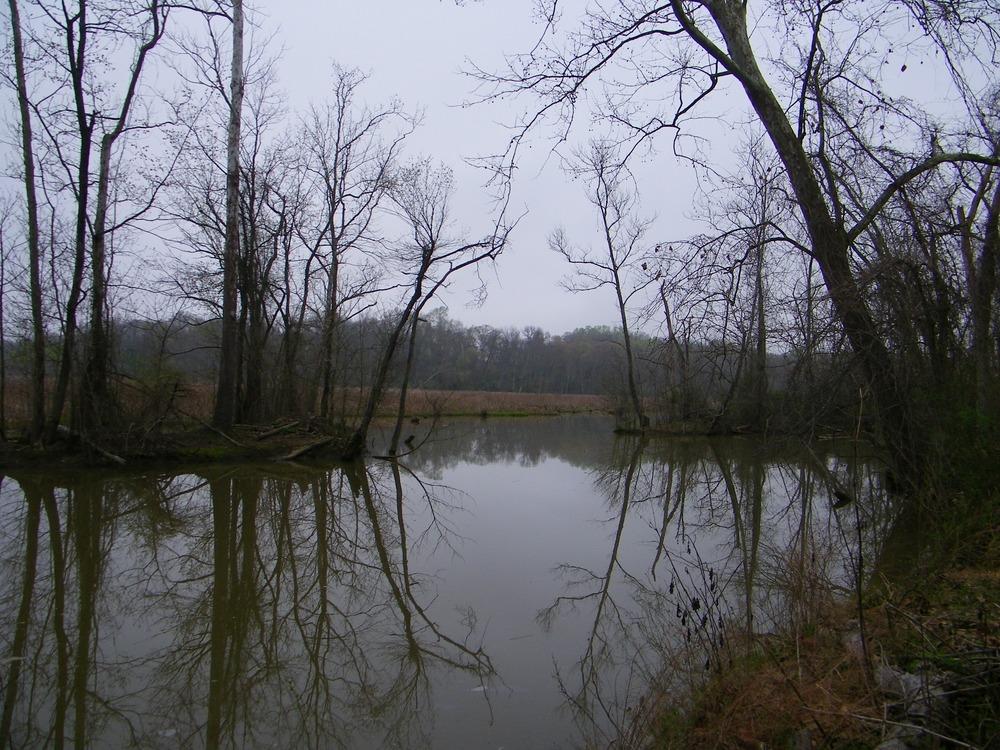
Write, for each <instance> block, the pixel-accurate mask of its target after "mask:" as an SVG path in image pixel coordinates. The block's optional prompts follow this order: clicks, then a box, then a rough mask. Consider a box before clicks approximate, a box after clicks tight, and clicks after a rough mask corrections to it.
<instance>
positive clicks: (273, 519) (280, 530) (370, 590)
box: [2, 466, 494, 748]
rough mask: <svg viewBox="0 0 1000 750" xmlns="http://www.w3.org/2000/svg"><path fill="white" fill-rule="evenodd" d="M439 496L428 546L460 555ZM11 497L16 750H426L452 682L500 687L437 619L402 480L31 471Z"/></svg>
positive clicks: (8, 530) (430, 499) (457, 631)
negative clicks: (439, 689)
mask: <svg viewBox="0 0 1000 750" xmlns="http://www.w3.org/2000/svg"><path fill="white" fill-rule="evenodd" d="M424 488H425V490H427V491H425V492H424V493H423V494H422V496H421V497H420V498H419V499H420V500H422V502H423V503H425V504H426V508H427V509H428V511H429V513H430V514H431V516H432V517H437V518H439V521H438V522H435V523H432V524H431V525H430V526H427V527H425V528H422V529H420V531H419V536H420V540H419V544H435V545H439V544H448V543H450V542H449V539H448V530H447V528H446V524H445V523H444V520H443V519H441V516H442V515H444V514H445V512H446V511H447V508H446V507H444V506H441V505H439V499H438V497H436V496H435V495H434V494H433V492H431V491H430V490H429V488H428V486H427V485H424ZM2 501H3V506H4V517H5V518H6V519H7V523H6V525H5V534H4V547H5V553H6V555H5V556H6V558H7V565H8V567H9V568H10V569H15V568H16V569H17V570H18V573H19V575H18V576H11V577H9V578H8V580H9V581H13V580H15V579H19V583H20V586H19V587H17V588H16V589H15V588H13V587H8V588H9V590H8V591H6V592H5V594H6V598H5V617H6V619H7V622H6V623H5V625H7V628H6V630H7V631H8V632H13V633H14V636H13V638H12V639H11V641H10V644H9V650H10V655H9V656H8V657H7V659H6V661H7V664H8V665H9V666H8V669H7V676H6V679H5V683H6V684H5V686H4V723H3V745H4V746H7V745H8V743H9V744H12V745H13V746H15V747H20V746H31V747H40V746H48V745H51V746H54V747H63V746H65V745H67V744H71V745H72V746H74V747H88V746H93V745H99V746H104V745H115V746H124V745H130V744H137V745H141V746H161V745H162V746H170V747H176V746H178V744H180V745H182V746H190V745H199V744H203V745H204V746H206V747H210V748H215V747H247V746H251V747H252V746H289V747H290V746H295V747H335V746H341V747H356V746H364V745H372V746H382V745H386V744H389V745H396V746H408V747H417V746H424V745H427V744H429V732H430V731H431V728H432V723H433V717H434V711H433V691H432V689H431V686H432V684H433V683H434V682H435V681H436V680H439V679H441V677H440V674H439V673H440V672H455V671H458V672H462V673H465V674H468V675H471V676H472V678H473V679H474V680H475V681H477V682H479V683H480V684H483V685H485V684H487V681H488V680H489V679H490V678H491V677H492V675H493V672H494V670H493V667H492V665H491V663H490V660H489V657H488V656H487V654H486V653H485V652H484V651H483V649H482V648H481V647H480V644H479V642H478V641H477V640H476V639H477V637H478V635H477V632H476V628H475V619H474V617H473V616H471V614H470V615H469V616H467V617H466V619H465V626H464V627H458V628H451V629H445V628H442V627H440V626H439V625H438V624H437V623H436V622H435V621H434V619H433V618H432V617H431V616H430V615H429V614H428V611H427V609H426V606H425V604H424V601H423V599H424V598H427V597H431V596H432V590H431V589H430V588H429V587H425V588H426V589H427V591H426V593H424V592H423V591H422V589H421V586H420V584H421V583H422V580H421V578H420V576H419V575H418V574H415V573H414V572H412V571H410V570H409V568H408V561H407V550H408V549H409V548H410V544H411V542H410V541H408V539H407V534H408V533H409V532H408V529H407V521H406V519H405V518H404V513H403V508H404V498H403V482H402V478H401V476H400V469H399V467H398V466H377V467H374V468H370V469H368V470H365V469H364V468H355V469H353V470H346V469H340V470H333V471H329V472H325V471H324V472H317V471H297V472H294V473H293V476H290V477H283V476H275V475H273V474H270V473H266V472H264V471H261V470H259V469H251V468H242V469H240V470H238V471H228V472H219V471H206V472H204V473H201V474H189V475H183V476H179V477H131V478H124V479H98V478H96V477H94V478H82V479H74V480H73V481H72V482H66V483H60V482H56V481H52V480H51V479H48V478H44V477H22V478H19V479H18V481H17V483H16V485H15V484H14V483H13V482H11V481H10V480H8V481H7V482H6V483H5V484H4V486H3V488H2ZM43 508H44V510H45V518H44V522H43V520H42V509H43ZM43 547H44V548H46V549H43ZM46 553H47V554H46ZM484 694H485V691H484Z"/></svg>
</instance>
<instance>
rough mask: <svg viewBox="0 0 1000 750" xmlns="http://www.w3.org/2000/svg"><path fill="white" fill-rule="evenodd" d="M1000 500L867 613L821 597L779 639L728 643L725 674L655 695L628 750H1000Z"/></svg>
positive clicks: (970, 517) (868, 602)
mask: <svg viewBox="0 0 1000 750" xmlns="http://www.w3.org/2000/svg"><path fill="white" fill-rule="evenodd" d="M998 501H1000V497H997V496H996V495H991V496H989V497H988V501H987V502H984V503H966V501H964V500H962V499H961V498H959V499H958V500H957V501H956V502H957V503H959V504H960V506H961V507H955V508H952V509H950V510H951V511H952V515H951V519H954V520H949V521H945V520H944V519H942V518H940V517H939V518H938V520H939V523H940V524H941V528H940V529H939V530H932V534H931V535H928V536H929V538H930V541H928V542H927V543H925V544H923V545H922V546H921V548H920V550H919V554H918V555H915V556H914V557H913V558H911V559H910V561H909V563H908V564H906V565H904V566H897V568H896V570H894V571H893V572H892V573H888V572H886V573H883V574H877V575H876V576H875V577H874V578H873V580H872V581H871V582H870V583H869V585H868V586H867V587H866V588H865V590H864V592H863V597H862V599H861V604H860V606H859V604H858V603H857V602H856V601H853V597H854V594H850V593H847V594H845V592H843V591H837V590H835V589H834V588H832V587H828V588H820V589H818V590H813V591H811V592H810V603H809V606H808V607H807V608H796V610H795V612H794V614H792V615H791V616H790V619H789V621H788V622H787V623H786V624H785V626H784V627H783V628H782V629H780V630H778V631H777V632H774V633H769V634H766V635H755V636H753V637H749V636H746V635H745V634H744V635H735V636H731V637H730V643H728V644H727V647H726V649H725V652H724V653H718V652H717V653H715V654H713V655H712V662H713V663H716V664H718V668H716V669H715V670H713V671H710V672H709V673H707V674H703V675H700V676H694V677H692V678H691V679H690V682H689V684H688V686H687V688H686V689H685V691H682V692H681V693H680V694H679V693H678V692H677V691H676V689H674V690H660V691H654V693H653V695H652V696H650V698H649V700H648V701H647V703H646V705H645V707H644V710H643V711H642V712H641V713H640V714H639V716H638V717H637V719H636V721H635V722H634V723H633V725H632V727H631V732H630V736H629V737H627V738H626V739H625V741H624V742H623V745H624V746H627V747H633V748H640V747H641V748H751V747H753V748H758V747H759V748H764V747H767V748H794V749H795V750H800V749H805V748H872V747H880V746H881V747H884V748H886V750H889V749H890V748H891V749H892V750H900V749H901V748H907V747H911V748H925V747H926V748H938V747H942V748H943V747H975V748H995V747H1000V513H998V511H997V507H998ZM946 523H947V524H950V525H951V528H950V529H945V528H944V526H945V524H946ZM937 531H940V533H934V532H937ZM901 568H905V570H903V571H902V572H901ZM719 657H722V658H719ZM691 674H692V675H693V674H694V670H692V672H691ZM675 676H676V672H672V673H670V678H669V679H668V678H665V683H666V682H670V681H671V680H672V678H673V677H675ZM674 684H676V682H675V683H674ZM882 743H887V744H884V745H883V744H882Z"/></svg>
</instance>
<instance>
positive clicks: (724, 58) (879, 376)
mask: <svg viewBox="0 0 1000 750" xmlns="http://www.w3.org/2000/svg"><path fill="white" fill-rule="evenodd" d="M671 5H672V6H673V8H674V10H675V12H677V14H678V17H679V19H680V20H681V22H682V23H683V24H684V26H685V30H686V31H687V33H688V34H689V36H691V37H692V38H693V39H694V40H695V42H697V43H698V44H699V46H701V47H702V48H703V49H704V50H705V51H706V52H708V54H709V55H711V56H712V57H713V58H714V59H715V60H717V61H718V62H719V63H720V64H721V65H723V66H724V67H725V68H726V69H727V70H728V71H729V72H730V73H732V75H733V76H734V77H736V79H737V80H738V81H739V82H740V84H741V85H742V87H743V90H744V91H745V93H746V95H747V98H748V100H749V101H750V104H751V106H752V107H753V109H754V111H755V112H756V113H757V116H758V117H759V119H760V122H761V124H762V125H763V126H764V129H765V130H766V131H767V134H768V137H769V138H770V140H771V143H772V144H773V146H774V149H775V152H776V153H777V154H778V157H779V158H780V159H781V162H782V164H783V165H784V167H785V171H786V173H787V175H788V179H789V182H790V183H791V185H792V190H793V192H794V195H795V199H796V203H797V205H798V207H799V210H800V211H801V213H802V218H803V221H804V223H805V225H806V230H807V232H808V234H809V238H810V241H811V245H812V250H813V255H814V257H815V258H816V262H817V263H818V264H819V268H820V272H821V274H822V276H823V281H824V283H825V285H826V288H827V291H828V292H829V294H830V300H831V302H832V303H833V306H834V309H835V310H836V312H837V315H838V317H839V318H840V320H841V323H842V324H843V326H844V333H845V334H846V336H847V338H848V340H849V341H850V343H851V348H852V349H853V350H854V352H855V354H856V355H857V357H858V361H859V363H860V365H861V369H862V372H863V373H864V376H865V379H866V381H867V382H868V384H869V385H870V387H871V390H872V394H873V396H874V399H875V403H877V404H878V412H879V413H878V419H879V424H880V426H881V427H882V429H883V432H884V435H883V437H884V439H885V443H886V446H887V448H888V449H889V451H890V454H891V457H892V459H893V461H894V463H897V464H899V465H898V467H897V468H899V469H900V470H901V471H903V472H906V475H907V476H909V477H911V478H912V479H914V480H916V479H917V475H918V473H919V472H918V468H919V463H920V461H919V457H918V454H919V449H918V447H917V446H916V444H915V442H914V436H913V434H912V432H911V430H910V425H909V424H908V421H907V419H906V415H905V413H904V400H903V399H902V394H901V391H900V387H899V382H898V377H897V375H896V370H895V367H894V366H893V362H892V359H891V357H890V356H889V351H888V349H887V347H886V345H885V342H884V341H883V340H882V338H881V337H880V336H879V333H878V330H877V328H876V326H875V322H874V319H873V318H872V315H871V311H870V310H869V309H868V306H867V304H866V303H865V301H864V299H863V297H862V295H861V290H860V288H859V287H858V284H857V281H856V279H855V278H854V275H853V273H852V271H851V265H850V244H849V242H848V237H847V232H846V229H845V228H844V227H843V226H842V225H841V224H840V223H838V222H837V221H836V220H835V219H834V218H833V216H832V215H831V213H830V210H829V208H828V206H827V204H826V201H825V199H824V197H823V190H822V188H821V186H820V183H819V180H818V178H817V176H816V173H815V171H814V170H813V167H812V164H811V163H810V160H809V156H808V155H807V154H806V152H805V149H804V148H803V145H802V143H801V141H799V139H798V137H797V136H796V133H795V130H794V129H793V128H792V126H791V124H790V123H789V120H788V116H787V115H786V113H785V111H784V109H783V108H782V106H781V104H780V103H779V102H778V100H777V99H776V98H775V96H774V92H773V91H772V90H771V88H770V86H769V85H768V84H767V82H766V80H765V78H764V76H763V74H762V73H761V71H760V68H759V67H758V65H757V59H756V56H755V54H754V52H753V49H752V47H751V45H750V39H749V35H748V33H747V25H746V5H745V4H743V3H741V2H737V1H736V0H708V1H707V2H705V3H704V7H705V8H706V9H707V10H708V12H709V14H710V15H711V17H712V19H713V21H714V22H715V24H716V26H717V27H718V29H719V31H720V32H721V34H722V37H723V39H724V41H725V44H726V49H727V50H728V55H727V54H726V53H725V52H723V51H722V50H720V49H719V48H718V47H716V46H715V45H714V44H713V43H712V42H711V40H709V39H708V38H707V37H705V35H704V34H703V33H702V32H701V31H700V30H699V29H698V28H697V27H696V26H695V25H694V23H693V21H692V20H691V19H690V17H689V16H688V15H687V14H686V12H685V11H684V9H683V7H682V6H681V0H671Z"/></svg>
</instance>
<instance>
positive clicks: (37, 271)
mask: <svg viewBox="0 0 1000 750" xmlns="http://www.w3.org/2000/svg"><path fill="white" fill-rule="evenodd" d="M9 5H10V26H11V41H12V44H13V48H14V50H13V51H14V71H15V76H16V87H17V105H18V114H19V116H20V126H21V127H20V130H21V160H22V163H23V165H24V174H23V180H24V198H25V208H26V211H27V233H26V234H27V241H28V272H29V274H30V280H29V290H30V291H29V294H30V297H31V332H32V339H33V340H32V349H31V423H30V434H31V438H32V439H33V440H38V439H40V438H41V436H42V428H43V426H44V422H45V324H44V321H43V320H42V280H41V258H42V252H41V244H40V241H39V231H38V196H37V193H36V189H35V154H34V143H33V137H32V129H31V101H30V100H29V98H28V76H27V72H26V70H25V64H24V40H23V37H22V34H21V14H20V11H19V9H18V4H17V0H9Z"/></svg>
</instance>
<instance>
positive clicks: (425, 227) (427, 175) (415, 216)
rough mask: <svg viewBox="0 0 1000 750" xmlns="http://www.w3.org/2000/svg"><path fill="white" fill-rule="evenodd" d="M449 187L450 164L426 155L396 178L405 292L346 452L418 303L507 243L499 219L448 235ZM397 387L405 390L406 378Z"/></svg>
mask: <svg viewBox="0 0 1000 750" xmlns="http://www.w3.org/2000/svg"><path fill="white" fill-rule="evenodd" d="M452 191H453V179H452V173H451V170H449V169H448V168H446V167H444V166H439V167H434V166H433V165H432V164H431V163H430V161H429V160H423V161H419V162H415V163H413V164H411V165H410V166H408V167H406V168H405V169H403V170H402V172H401V173H400V174H399V175H398V177H397V178H396V181H395V186H394V188H393V191H392V194H391V195H392V201H393V204H394V206H395V209H396V212H397V214H398V217H399V218H400V219H401V220H402V221H403V223H404V225H405V227H406V231H407V234H408V237H407V239H406V241H405V242H404V243H403V244H402V245H401V247H400V248H399V257H398V259H397V263H399V264H400V266H401V269H400V270H401V273H402V274H403V276H404V277H405V278H406V279H407V284H406V289H407V292H406V297H405V298H404V302H403V307H402V310H401V311H400V313H399V315H398V317H397V318H396V322H395V324H394V325H393V326H392V328H391V330H390V331H389V334H388V337H387V340H386V342H385V343H384V345H383V347H382V352H381V354H380V355H379V360H378V364H377V365H376V367H375V373H374V375H373V377H372V382H371V384H370V386H369V391H368V397H367V399H366V400H365V404H364V407H363V410H362V413H361V419H360V421H359V423H358V426H357V427H356V428H355V430H354V432H353V433H352V435H351V437H350V439H349V441H348V443H347V446H346V449H345V454H346V456H348V457H357V456H360V455H361V454H362V453H363V452H364V450H365V443H366V440H367V437H368V429H369V427H370V426H371V423H372V420H373V419H374V417H375V411H376V409H377V407H378V404H379V402H380V401H381V399H382V394H383V392H384V390H385V387H386V382H387V380H388V377H389V369H390V365H391V363H392V360H393V357H394V356H395V354H396V350H397V348H398V346H399V342H400V339H401V338H402V336H403V332H404V331H405V330H406V328H407V326H408V325H412V324H413V322H414V319H415V318H414V316H415V315H416V314H417V312H418V311H419V309H420V308H421V307H422V306H423V305H424V304H426V302H427V300H429V299H430V298H432V297H433V296H434V295H435V294H436V293H437V292H438V291H439V290H440V289H441V288H442V287H444V286H445V284H446V283H447V282H448V280H449V279H450V278H451V277H452V276H453V275H454V274H456V273H458V272H460V271H462V270H464V269H466V268H470V267H475V266H476V265H477V264H479V263H483V262H486V261H489V260H495V259H496V257H497V256H498V255H499V254H500V253H501V252H502V251H503V249H504V247H505V246H506V244H507V238H508V235H509V234H510V230H511V228H510V227H507V226H504V225H502V224H497V225H496V226H494V228H493V230H492V232H491V233H489V234H487V235H486V236H484V237H482V238H481V239H478V240H474V241H471V242H470V241H465V240H453V239H451V238H450V237H449V233H450V231H451V226H450V202H451V194H452ZM402 387H403V389H404V390H405V388H406V387H407V383H406V382H404V383H403V385H402Z"/></svg>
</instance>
